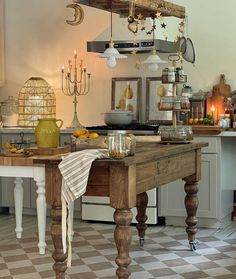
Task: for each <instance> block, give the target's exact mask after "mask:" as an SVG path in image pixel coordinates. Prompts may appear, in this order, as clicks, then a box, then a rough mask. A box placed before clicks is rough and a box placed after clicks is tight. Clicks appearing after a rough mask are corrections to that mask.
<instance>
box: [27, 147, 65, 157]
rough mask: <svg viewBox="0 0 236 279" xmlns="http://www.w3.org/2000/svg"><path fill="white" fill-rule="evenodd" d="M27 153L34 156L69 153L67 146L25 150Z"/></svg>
mask: <svg viewBox="0 0 236 279" xmlns="http://www.w3.org/2000/svg"><path fill="white" fill-rule="evenodd" d="M26 150H27V151H29V152H32V153H33V154H34V155H57V154H64V153H68V152H70V147H69V146H59V147H56V148H39V147H30V148H26Z"/></svg>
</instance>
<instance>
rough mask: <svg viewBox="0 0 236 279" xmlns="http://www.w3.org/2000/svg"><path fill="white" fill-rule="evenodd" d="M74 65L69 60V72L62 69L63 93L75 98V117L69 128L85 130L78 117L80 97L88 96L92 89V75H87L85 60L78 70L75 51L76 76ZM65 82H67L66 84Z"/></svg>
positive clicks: (81, 62) (81, 61)
mask: <svg viewBox="0 0 236 279" xmlns="http://www.w3.org/2000/svg"><path fill="white" fill-rule="evenodd" d="M72 68H73V65H72V62H71V60H70V59H69V60H68V70H67V73H65V69H64V66H63V67H62V70H61V73H62V86H61V87H62V92H63V94H65V95H66V96H73V97H74V100H73V103H74V116H73V120H72V122H71V124H70V126H69V127H68V128H76V129H83V128H84V126H83V125H82V124H81V123H80V122H79V119H78V115H77V104H78V100H77V98H78V96H81V95H87V94H88V92H89V89H90V77H91V74H90V73H86V68H85V67H83V60H80V65H79V69H78V68H77V53H76V51H74V74H73V76H72V70H73V69H72ZM64 80H65V82H64Z"/></svg>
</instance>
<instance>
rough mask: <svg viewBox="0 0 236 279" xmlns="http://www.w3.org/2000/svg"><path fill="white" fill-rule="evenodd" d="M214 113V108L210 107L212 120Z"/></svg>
mask: <svg viewBox="0 0 236 279" xmlns="http://www.w3.org/2000/svg"><path fill="white" fill-rule="evenodd" d="M214 111H215V107H214V106H213V105H212V106H211V114H212V118H214Z"/></svg>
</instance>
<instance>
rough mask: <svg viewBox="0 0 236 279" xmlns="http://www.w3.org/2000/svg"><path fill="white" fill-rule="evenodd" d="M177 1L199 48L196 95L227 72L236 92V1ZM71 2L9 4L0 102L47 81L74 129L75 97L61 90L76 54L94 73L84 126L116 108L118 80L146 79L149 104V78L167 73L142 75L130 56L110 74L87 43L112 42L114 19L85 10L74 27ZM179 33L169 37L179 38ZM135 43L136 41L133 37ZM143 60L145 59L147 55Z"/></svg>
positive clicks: (14, 0) (12, 0)
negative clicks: (32, 82)
mask: <svg viewBox="0 0 236 279" xmlns="http://www.w3.org/2000/svg"><path fill="white" fill-rule="evenodd" d="M174 2H176V3H179V4H182V5H184V6H186V10H187V13H188V16H189V19H188V21H189V28H188V29H189V36H190V37H191V38H192V39H193V42H194V45H195V49H196V63H195V67H193V66H192V64H189V63H185V71H186V72H187V73H188V84H190V85H192V87H193V88H194V90H199V89H204V90H210V89H211V88H212V85H213V84H215V83H217V81H218V77H219V74H221V73H225V75H226V79H227V82H228V83H230V84H231V86H232V89H236V72H235V61H236V59H235V58H236V54H235V53H236V52H235V45H236V37H235V36H234V33H235V32H234V28H235V26H236V22H235V21H236V18H235V15H234V14H233V13H234V11H235V8H236V2H235V0H227V1H226V3H224V5H223V6H222V5H221V2H220V1H219V0H198V1H189V0H178V1H177V0H176V1H174ZM68 3H71V1H58V0H50V1H47V0H40V1H38V0H21V1H19V0H7V1H5V68H6V69H5V70H6V83H5V86H4V87H1V88H0V101H2V100H4V99H5V98H6V97H7V96H8V95H13V96H15V97H16V98H17V94H18V92H19V90H20V88H21V86H22V85H23V83H24V82H25V81H26V80H27V79H28V78H29V77H31V76H41V77H43V78H45V79H46V80H47V81H48V82H49V83H50V84H51V85H52V87H53V88H54V90H55V92H56V98H57V117H58V118H62V119H63V120H64V123H65V124H64V126H65V127H66V126H68V125H69V124H70V122H71V120H72V113H73V105H72V98H71V97H66V96H64V95H62V93H61V91H60V84H61V73H60V71H61V66H62V65H63V64H64V65H66V62H67V60H68V58H70V57H72V56H73V51H74V49H76V50H77V52H78V57H79V58H82V59H84V60H85V64H86V67H87V68H88V70H89V71H90V72H91V73H92V86H91V91H90V92H89V94H88V95H87V96H82V97H79V119H80V121H81V122H82V124H84V125H96V124H102V123H103V116H102V114H101V113H102V112H105V111H107V110H109V109H110V102H111V78H112V77H138V76H140V77H143V96H142V97H143V103H144V100H145V77H147V76H160V74H161V68H160V70H159V71H158V72H157V73H152V72H148V71H147V70H146V68H144V67H143V68H142V69H141V70H138V69H136V68H135V67H134V65H135V61H136V59H137V57H134V56H129V59H128V60H123V61H119V62H118V66H117V67H116V68H115V69H114V70H110V69H108V68H107V67H106V65H105V61H104V60H103V59H99V58H96V54H94V53H87V52H86V41H89V40H93V39H94V38H96V37H97V36H98V35H99V34H100V33H102V32H103V31H104V30H105V29H107V30H106V31H105V33H104V34H105V35H104V34H103V35H104V36H105V37H106V36H107V35H106V34H109V25H110V14H109V13H108V12H104V11H101V10H98V9H93V8H90V7H86V6H83V8H84V12H85V19H84V21H83V23H82V24H81V25H78V26H75V27H73V26H70V25H68V24H66V22H65V20H66V19H70V18H73V10H71V9H67V8H66V5H67V4H68ZM116 19H117V16H114V36H115V34H117V37H118V35H119V36H121V37H122V36H123V32H125V31H126V24H124V23H122V24H121V28H120V27H119V28H117V27H116V22H115V21H116ZM172 26H173V25H172ZM122 27H123V28H122ZM173 28H174V27H172V28H171V30H169V31H168V33H171V32H172V33H173ZM121 29H122V30H121ZM174 33H175V32H174ZM121 34H122V35H121ZM172 36H174V35H172ZM130 38H133V36H132V35H130ZM107 39H108V38H107ZM139 58H141V59H142V60H144V59H145V58H146V55H141V56H140V57H139ZM162 58H166V57H165V56H162ZM143 118H144V115H143Z"/></svg>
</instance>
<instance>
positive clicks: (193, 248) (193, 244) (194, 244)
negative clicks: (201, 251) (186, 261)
mask: <svg viewBox="0 0 236 279" xmlns="http://www.w3.org/2000/svg"><path fill="white" fill-rule="evenodd" d="M197 243H198V242H197V241H195V240H190V241H189V246H190V250H191V251H196V250H197V247H196V245H197Z"/></svg>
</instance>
